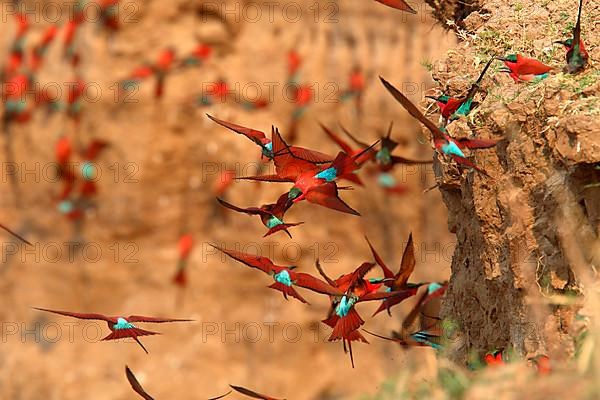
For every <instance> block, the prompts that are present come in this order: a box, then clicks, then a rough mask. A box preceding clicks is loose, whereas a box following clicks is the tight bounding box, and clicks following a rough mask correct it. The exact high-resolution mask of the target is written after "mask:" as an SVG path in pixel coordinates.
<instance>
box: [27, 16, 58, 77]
mask: <svg viewBox="0 0 600 400" xmlns="http://www.w3.org/2000/svg"><path fill="white" fill-rule="evenodd" d="M57 33H58V28H57V26H56V25H50V26H49V27H48V28H47V29H46V31H44V33H43V35H42V39H41V40H40V43H39V44H37V45H35V46H34V47H33V49H32V50H31V66H30V69H31V71H32V72H36V71H38V70H39V69H40V67H41V66H42V63H43V61H44V56H45V55H46V52H47V50H48V46H49V45H50V43H52V41H53V40H54V38H55V37H56V34H57Z"/></svg>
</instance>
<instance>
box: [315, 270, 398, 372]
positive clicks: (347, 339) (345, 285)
mask: <svg viewBox="0 0 600 400" xmlns="http://www.w3.org/2000/svg"><path fill="white" fill-rule="evenodd" d="M316 267H317V270H318V271H319V273H320V274H321V276H323V278H324V279H325V280H327V282H328V283H329V285H331V286H332V287H335V288H336V289H337V290H339V291H340V292H342V295H334V296H330V300H331V309H330V311H329V316H328V317H327V318H326V319H324V320H323V321H321V322H323V323H324V324H325V325H327V326H329V327H330V328H332V329H333V331H332V332H331V335H330V336H329V339H328V340H329V341H330V342H335V341H338V340H341V341H342V344H343V346H344V352H348V353H349V355H350V362H351V364H352V368H354V356H353V354H352V342H355V341H360V342H363V343H368V342H367V340H366V339H365V338H364V337H363V336H362V335H361V334H360V332H359V331H358V328H360V327H361V326H362V325H363V324H364V323H365V321H364V320H363V319H362V318H361V317H360V315H359V314H358V312H357V311H356V309H355V307H354V306H355V305H356V304H358V303H360V302H364V301H376V300H384V299H387V298H389V297H392V296H400V295H402V293H401V292H387V293H384V292H377V290H378V289H379V288H380V287H381V285H382V284H383V282H384V280H383V279H365V275H366V274H367V273H368V272H369V271H370V270H371V269H373V267H375V264H373V263H362V264H361V265H360V266H359V267H358V268H356V270H354V271H353V272H351V273H349V274H343V275H341V276H340V277H339V278H337V279H335V280H332V279H330V278H329V277H328V276H327V275H326V274H325V273H324V272H323V269H322V268H321V265H320V263H319V260H317V261H316ZM346 345H347V348H346Z"/></svg>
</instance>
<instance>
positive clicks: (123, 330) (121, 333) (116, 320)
mask: <svg viewBox="0 0 600 400" xmlns="http://www.w3.org/2000/svg"><path fill="white" fill-rule="evenodd" d="M33 308H34V309H35V310H39V311H45V312H49V313H54V314H58V315H64V316H66V317H72V318H77V319H84V320H97V321H105V322H106V323H107V324H108V329H110V331H111V333H110V334H109V335H108V336H106V337H105V338H103V339H102V340H117V339H124V338H132V339H133V340H135V341H136V342H137V344H139V345H140V347H141V348H142V349H143V350H144V351H145V352H146V353H148V350H146V348H145V347H144V345H143V344H142V343H141V342H140V341H139V339H138V337H140V336H150V335H160V333H158V332H152V331H147V330H144V329H140V328H137V327H136V326H135V325H134V323H138V322H143V323H153V324H155V323H166V322H193V320H192V319H175V318H156V317H144V316H141V315H130V316H129V317H110V316H106V315H103V314H83V313H74V312H69V311H57V310H50V309H47V308H38V307H33Z"/></svg>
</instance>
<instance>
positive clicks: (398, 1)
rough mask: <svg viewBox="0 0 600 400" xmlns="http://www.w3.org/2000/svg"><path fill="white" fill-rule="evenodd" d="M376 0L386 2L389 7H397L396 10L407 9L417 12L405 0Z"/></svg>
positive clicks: (413, 12) (407, 10) (412, 12)
mask: <svg viewBox="0 0 600 400" xmlns="http://www.w3.org/2000/svg"><path fill="white" fill-rule="evenodd" d="M375 1H376V2H378V3H381V4H385V5H386V6H388V7H392V8H395V9H396V10H400V11H406V12H408V13H411V14H416V13H417V12H416V11H415V10H413V9H412V8H411V7H410V6H409V5H408V3H406V1H404V0H375Z"/></svg>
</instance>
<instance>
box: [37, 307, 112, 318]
mask: <svg viewBox="0 0 600 400" xmlns="http://www.w3.org/2000/svg"><path fill="white" fill-rule="evenodd" d="M32 308H33V309H35V310H39V311H46V312H49V313H54V314H59V315H64V316H65V317H73V318H77V319H94V320H99V321H107V322H112V321H113V320H114V318H111V317H107V316H106V315H102V314H83V313H74V312H69V311H58V310H50V309H47V308H38V307H32Z"/></svg>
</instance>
